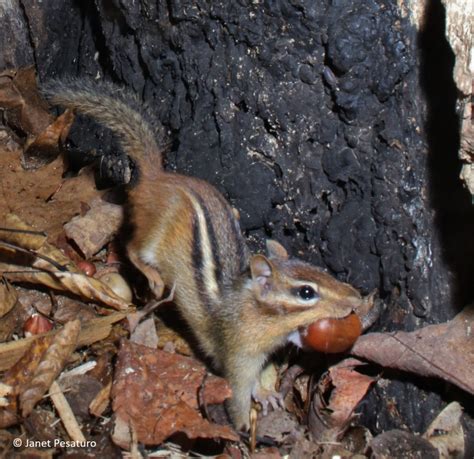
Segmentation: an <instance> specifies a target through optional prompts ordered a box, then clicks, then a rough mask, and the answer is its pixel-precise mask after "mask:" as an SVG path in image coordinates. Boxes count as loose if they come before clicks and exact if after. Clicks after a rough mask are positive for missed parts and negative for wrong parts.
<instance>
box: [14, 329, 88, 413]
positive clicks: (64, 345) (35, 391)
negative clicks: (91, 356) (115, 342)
mask: <svg viewBox="0 0 474 459" xmlns="http://www.w3.org/2000/svg"><path fill="white" fill-rule="evenodd" d="M80 331H81V323H80V322H79V320H73V321H71V322H68V323H67V324H66V325H65V326H64V327H63V328H62V329H61V330H59V331H58V333H57V334H56V335H54V338H53V341H52V342H51V345H50V346H49V347H48V349H47V350H46V352H45V353H44V355H43V357H42V359H41V362H40V363H39V365H38V367H37V368H36V369H35V371H34V372H33V375H32V377H31V380H30V381H29V382H28V383H27V385H26V387H25V388H24V389H23V391H22V392H21V393H20V396H19V399H20V409H21V412H22V416H23V417H26V416H28V415H29V414H30V413H31V411H32V410H33V408H34V406H35V405H36V403H37V402H38V401H39V400H41V398H42V397H43V395H44V394H45V393H46V392H47V391H48V389H49V387H50V386H51V384H52V383H53V381H54V380H55V379H56V378H57V376H58V375H59V373H61V370H62V369H63V368H64V365H65V364H66V363H67V360H68V359H69V357H70V356H71V354H72V353H73V351H74V349H76V344H77V340H78V338H79V334H80Z"/></svg>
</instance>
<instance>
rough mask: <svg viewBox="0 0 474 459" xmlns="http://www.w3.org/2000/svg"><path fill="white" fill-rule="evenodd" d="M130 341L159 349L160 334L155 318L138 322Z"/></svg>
mask: <svg viewBox="0 0 474 459" xmlns="http://www.w3.org/2000/svg"><path fill="white" fill-rule="evenodd" d="M130 341H131V342H132V343H136V344H141V345H142V346H147V347H150V348H152V349H157V348H158V335H157V334H156V327H155V321H154V319H153V318H152V317H151V318H150V319H147V320H144V321H143V322H141V323H140V324H138V325H137V327H136V328H135V330H134V331H133V333H132V334H131V336H130Z"/></svg>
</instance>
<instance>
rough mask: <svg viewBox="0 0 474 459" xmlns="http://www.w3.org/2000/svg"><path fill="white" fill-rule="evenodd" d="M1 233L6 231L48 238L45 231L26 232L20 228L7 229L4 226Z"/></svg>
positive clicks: (0, 227)
mask: <svg viewBox="0 0 474 459" xmlns="http://www.w3.org/2000/svg"><path fill="white" fill-rule="evenodd" d="M0 231H6V232H9V233H21V234H33V235H35V236H44V237H46V236H47V234H46V233H45V232H44V231H34V230H25V229H18V228H5V227H2V226H0Z"/></svg>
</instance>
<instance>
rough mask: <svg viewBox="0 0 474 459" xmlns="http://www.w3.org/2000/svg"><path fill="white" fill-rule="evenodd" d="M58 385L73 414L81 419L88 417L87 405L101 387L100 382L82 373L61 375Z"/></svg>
mask: <svg viewBox="0 0 474 459" xmlns="http://www.w3.org/2000/svg"><path fill="white" fill-rule="evenodd" d="M59 386H60V387H61V390H62V391H63V393H64V396H65V397H66V399H67V401H68V403H69V405H70V407H71V409H72V412H73V413H74V416H76V417H78V418H80V419H82V420H86V419H89V418H90V413H89V405H90V403H91V402H92V401H93V399H94V398H95V397H96V395H97V394H98V393H99V392H100V391H101V389H102V388H103V387H102V384H101V383H100V382H99V381H97V379H96V378H94V377H93V376H90V375H88V374H84V375H71V376H66V377H61V378H60V380H59Z"/></svg>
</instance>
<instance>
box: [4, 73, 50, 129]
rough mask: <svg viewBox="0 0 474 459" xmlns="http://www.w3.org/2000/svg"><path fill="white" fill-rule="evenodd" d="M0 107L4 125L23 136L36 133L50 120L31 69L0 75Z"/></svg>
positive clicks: (44, 127) (34, 74) (46, 106)
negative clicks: (5, 123) (6, 124)
mask: <svg viewBox="0 0 474 459" xmlns="http://www.w3.org/2000/svg"><path fill="white" fill-rule="evenodd" d="M0 106H1V107H3V108H6V109H7V110H6V117H7V123H8V124H9V125H10V126H12V127H14V128H16V129H19V130H20V131H22V132H23V133H24V134H34V135H36V134H39V133H41V132H43V131H44V130H45V129H46V127H47V126H48V125H49V124H51V122H52V121H53V116H52V115H50V113H49V112H48V104H47V103H46V101H45V100H44V99H43V98H42V97H41V95H40V93H39V91H38V86H37V83H36V72H35V68H34V66H31V67H24V68H20V69H17V70H6V71H4V72H2V73H0Z"/></svg>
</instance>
